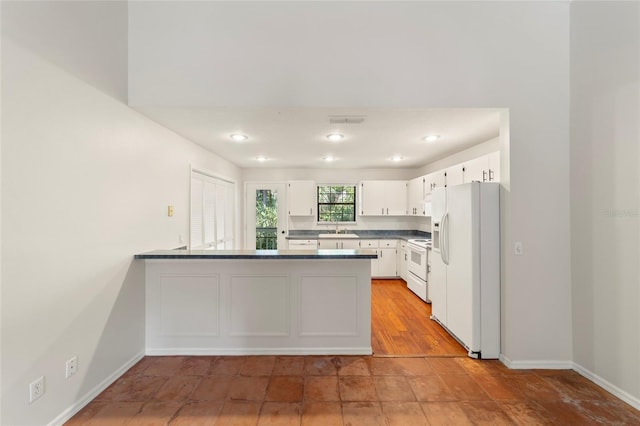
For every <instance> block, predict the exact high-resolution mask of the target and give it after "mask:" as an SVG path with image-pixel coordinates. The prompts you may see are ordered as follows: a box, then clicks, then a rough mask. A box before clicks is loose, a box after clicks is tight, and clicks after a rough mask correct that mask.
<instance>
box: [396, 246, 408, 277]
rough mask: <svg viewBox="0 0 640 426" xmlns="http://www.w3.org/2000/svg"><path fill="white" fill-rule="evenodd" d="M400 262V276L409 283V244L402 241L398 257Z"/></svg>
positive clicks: (397, 259)
mask: <svg viewBox="0 0 640 426" xmlns="http://www.w3.org/2000/svg"><path fill="white" fill-rule="evenodd" d="M396 262H398V274H399V275H400V278H402V279H403V280H405V281H407V242H406V241H400V243H399V244H398V256H397V257H396Z"/></svg>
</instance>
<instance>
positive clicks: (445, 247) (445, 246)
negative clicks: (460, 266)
mask: <svg viewBox="0 0 640 426" xmlns="http://www.w3.org/2000/svg"><path fill="white" fill-rule="evenodd" d="M440 235H441V238H442V245H441V246H440V253H441V255H442V261H443V262H444V264H445V265H449V212H446V213H445V214H444V216H442V230H441V231H440Z"/></svg>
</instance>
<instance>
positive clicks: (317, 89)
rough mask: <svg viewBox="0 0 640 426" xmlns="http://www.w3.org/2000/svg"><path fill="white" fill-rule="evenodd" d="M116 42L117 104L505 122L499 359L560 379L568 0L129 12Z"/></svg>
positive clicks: (566, 360) (207, 6)
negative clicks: (489, 116)
mask: <svg viewBox="0 0 640 426" xmlns="http://www.w3.org/2000/svg"><path fill="white" fill-rule="evenodd" d="M185 22H188V23H189V25H185V24H184V23H185ZM238 22H242V23H243V25H241V26H238V25H237V23H238ZM129 28H130V55H129V61H130V67H129V73H130V80H129V84H130V92H129V93H130V102H131V103H132V104H133V105H141V106H144V105H163V106H204V107H209V106H212V107H217V106H273V105H284V106H301V107H307V106H308V107H322V106H328V107H350V106H358V107H379V108H394V107H399V108H409V107H411V108H413V107H415V108H429V107H434V108H438V107H494V108H506V109H508V110H509V117H510V129H509V131H510V143H509V145H505V144H504V143H503V142H501V146H502V153H503V154H505V153H506V154H507V155H508V157H507V158H508V162H509V164H510V167H511V171H510V173H509V174H507V176H506V177H504V178H502V179H501V180H502V181H503V184H504V188H505V191H503V199H502V201H503V209H502V212H503V217H502V230H503V231H504V235H503V241H504V242H505V243H506V244H505V245H504V247H503V249H504V251H503V258H502V260H503V271H504V276H503V295H504V297H503V318H502V327H503V337H504V338H503V347H502V352H503V354H504V355H505V357H506V358H505V359H506V361H507V362H510V364H511V365H513V366H520V367H531V366H559V367H568V366H570V365H571V358H572V352H571V287H570V280H571V274H570V258H569V253H570V252H569V246H570V236H569V171H568V164H569V125H568V123H569V3H568V2H277V3H276V2H235V3H231V2H228V3H218V2H192V3H188V5H184V4H183V3H180V2H134V3H131V4H130V15H129ZM196 82H197V83H198V84H195V83H196ZM200 83H201V84H200ZM157 87H166V88H167V90H163V91H158V90H156V88H157ZM503 161H507V159H503ZM505 179H506V180H505ZM549 206H552V209H553V214H549V208H550V207H549ZM514 241H522V242H523V244H524V249H525V255H524V256H519V257H515V256H514V255H513V251H512V250H511V247H512V244H513V242H514ZM550 247H553V250H550V249H549V248H550Z"/></svg>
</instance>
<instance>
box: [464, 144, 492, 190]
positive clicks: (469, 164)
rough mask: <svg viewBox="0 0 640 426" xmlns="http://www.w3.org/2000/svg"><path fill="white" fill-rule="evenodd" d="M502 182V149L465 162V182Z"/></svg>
mask: <svg viewBox="0 0 640 426" xmlns="http://www.w3.org/2000/svg"><path fill="white" fill-rule="evenodd" d="M473 181H478V182H500V151H496V152H493V153H491V154H488V155H483V156H482V157H478V158H474V159H473V160H470V161H466V162H465V163H464V183H468V182H473Z"/></svg>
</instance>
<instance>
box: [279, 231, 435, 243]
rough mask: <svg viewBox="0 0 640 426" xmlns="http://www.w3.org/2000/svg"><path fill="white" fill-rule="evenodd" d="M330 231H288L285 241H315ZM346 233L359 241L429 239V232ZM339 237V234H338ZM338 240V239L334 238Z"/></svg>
mask: <svg viewBox="0 0 640 426" xmlns="http://www.w3.org/2000/svg"><path fill="white" fill-rule="evenodd" d="M332 233H333V232H331V230H329V229H327V230H326V231H324V230H308V231H302V230H301V231H289V235H288V236H287V240H317V239H321V238H319V237H318V234H332ZM348 233H350V234H356V235H357V236H358V239H361V240H405V241H407V240H410V239H417V238H431V233H430V232H424V231H405V230H403V231H393V230H379V231H376V230H362V231H360V230H353V231H352V230H349V231H348ZM338 235H340V234H338ZM336 239H339V237H336Z"/></svg>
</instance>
